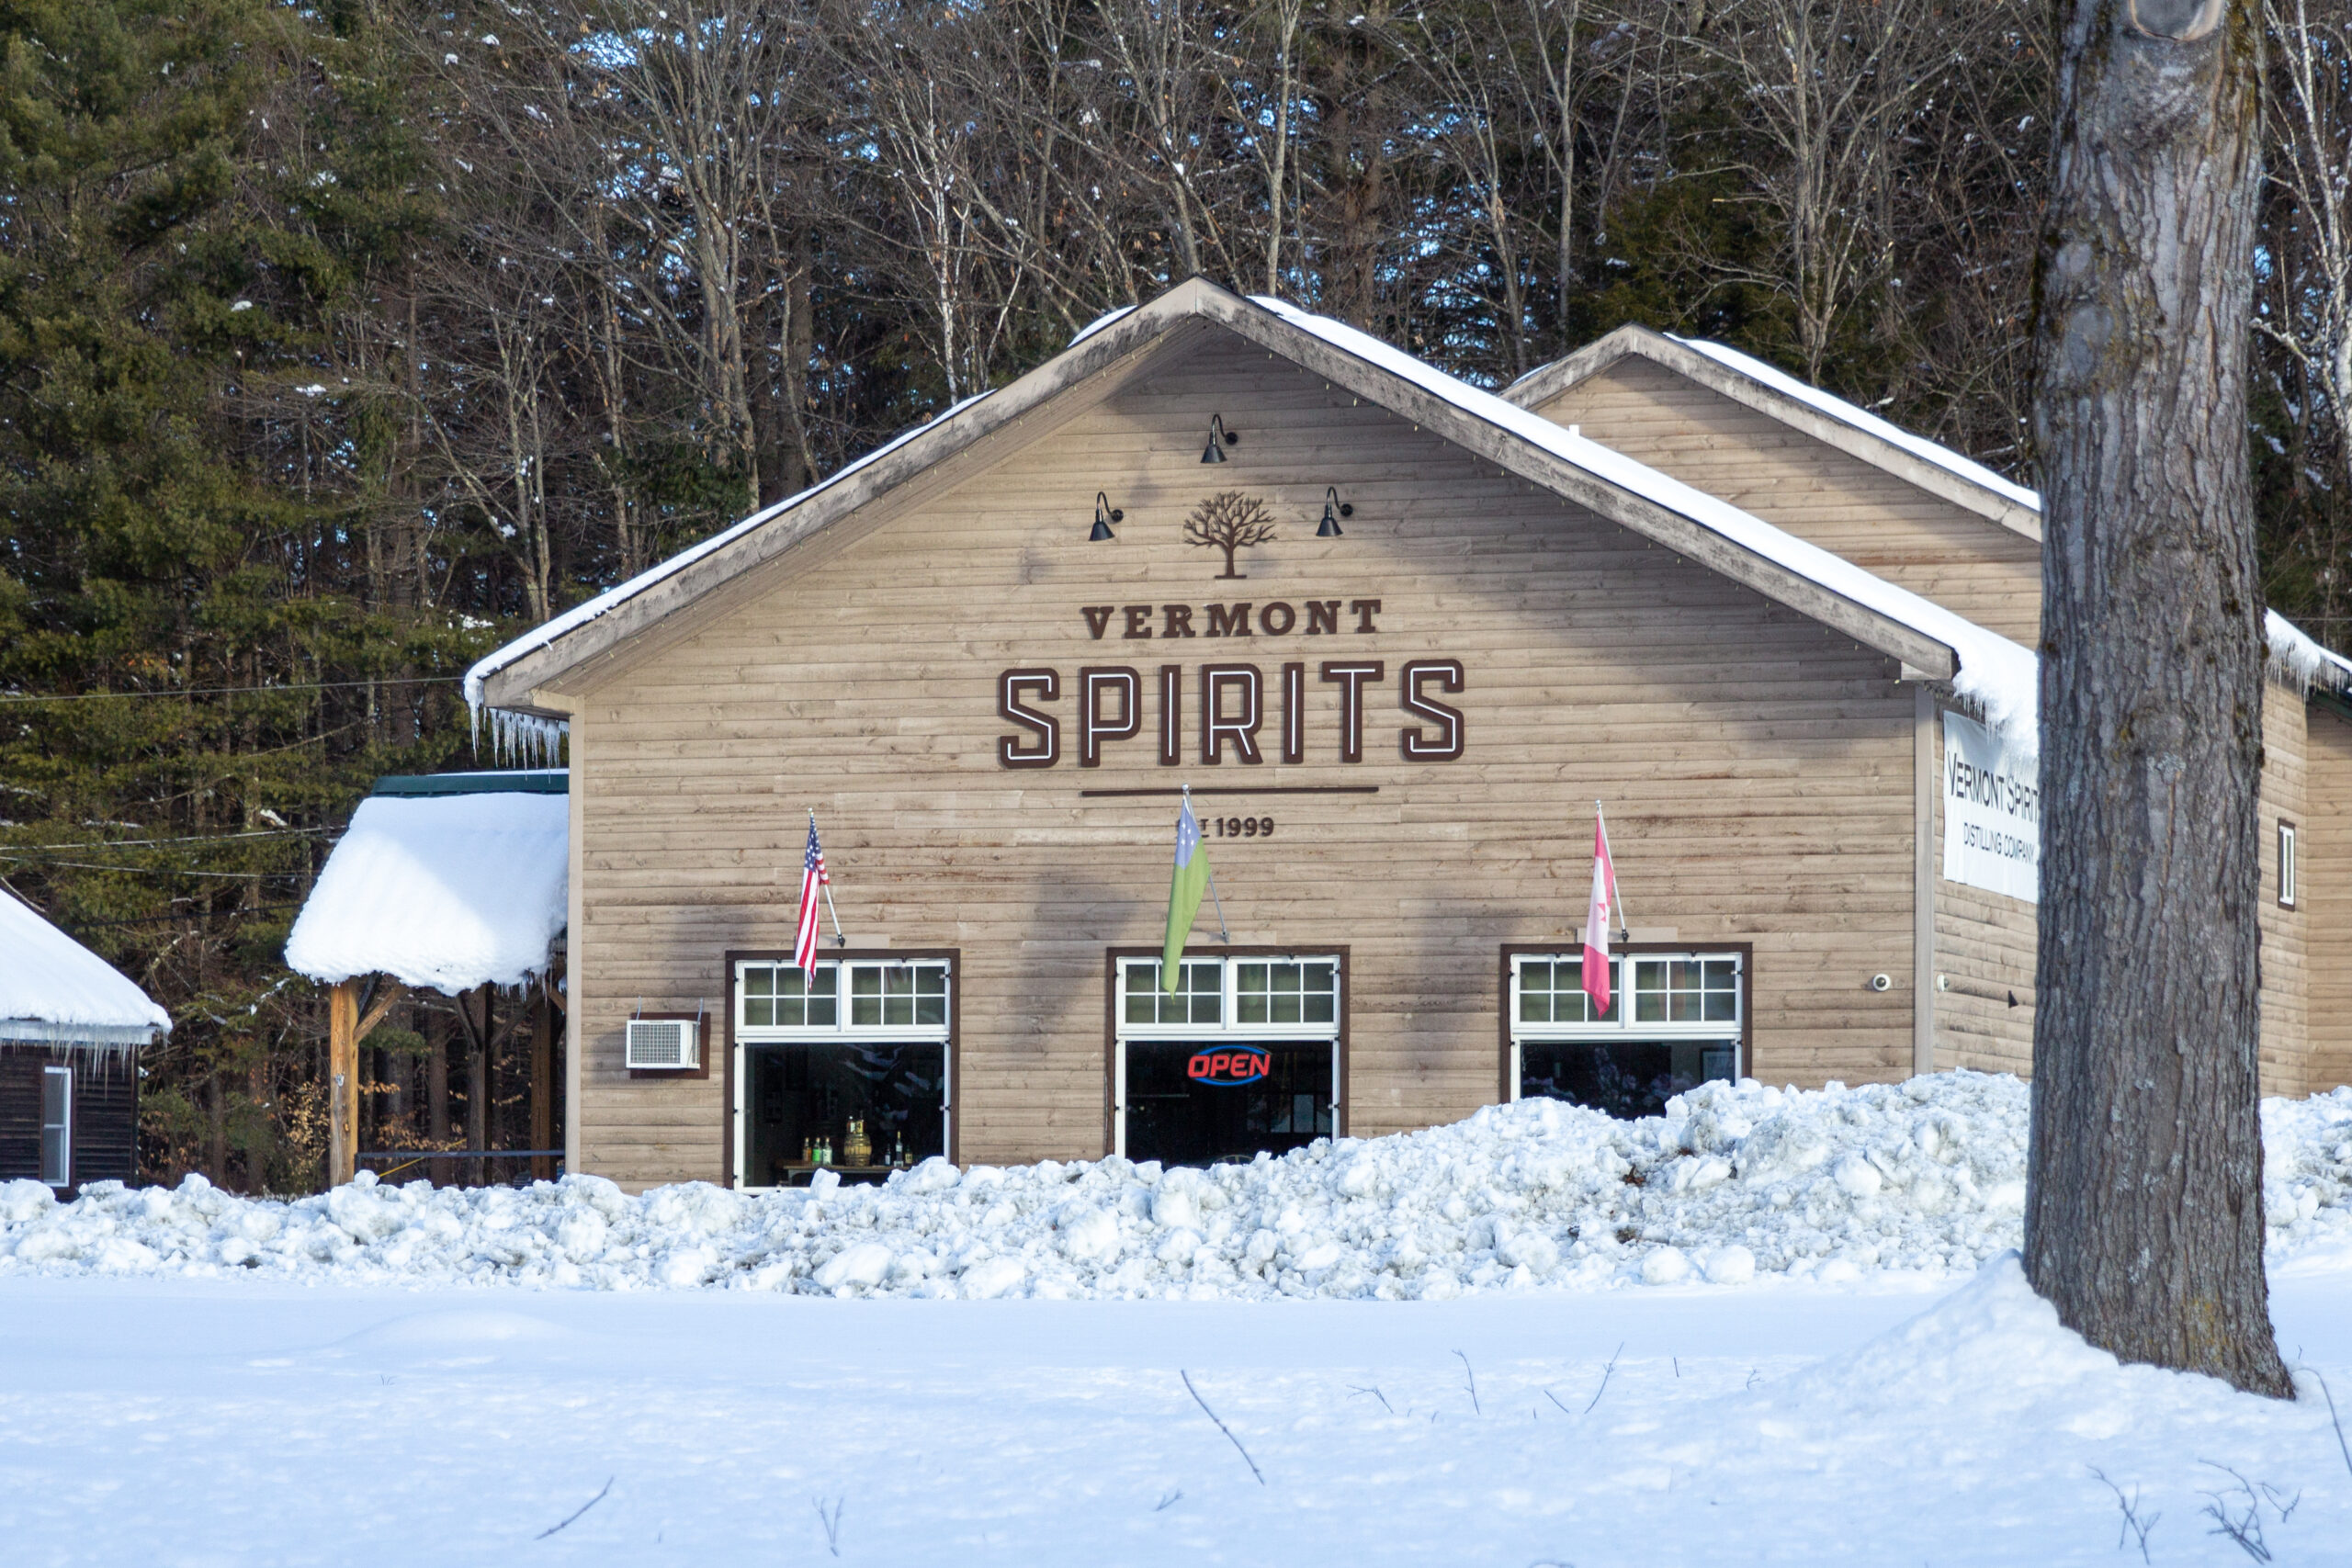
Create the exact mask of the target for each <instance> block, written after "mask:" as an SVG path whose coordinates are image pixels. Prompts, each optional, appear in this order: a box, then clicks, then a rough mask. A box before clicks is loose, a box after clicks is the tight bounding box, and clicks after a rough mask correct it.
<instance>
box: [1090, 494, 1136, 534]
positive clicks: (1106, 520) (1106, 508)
mask: <svg viewBox="0 0 2352 1568" xmlns="http://www.w3.org/2000/svg"><path fill="white" fill-rule="evenodd" d="M1126 520H1127V514H1126V513H1124V512H1122V511H1120V510H1119V509H1118V508H1117V507H1115V506H1114V505H1112V504H1111V497H1110V496H1109V495H1108V494H1107V493H1106V492H1104V491H1099V490H1098V491H1095V492H1094V531H1093V532H1092V533H1091V534H1089V535H1087V536H1086V537H1087V539H1088V541H1089V542H1090V543H1092V544H1097V545H1099V544H1102V543H1103V541H1104V540H1106V539H1108V540H1115V539H1117V538H1118V535H1116V534H1114V533H1113V532H1111V525H1112V524H1114V523H1124V522H1125V521H1126Z"/></svg>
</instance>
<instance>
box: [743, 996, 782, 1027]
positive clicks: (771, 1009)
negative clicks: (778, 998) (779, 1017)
mask: <svg viewBox="0 0 2352 1568" xmlns="http://www.w3.org/2000/svg"><path fill="white" fill-rule="evenodd" d="M743 1021H744V1022H745V1023H747V1024H749V1025H751V1026H752V1028H755V1029H764V1028H766V1027H767V1026H768V1025H769V1024H772V1023H774V1022H775V1002H774V1001H772V1000H770V999H769V998H766V997H745V998H743Z"/></svg>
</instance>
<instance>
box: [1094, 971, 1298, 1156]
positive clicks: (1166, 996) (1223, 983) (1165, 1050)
mask: <svg viewBox="0 0 2352 1568" xmlns="http://www.w3.org/2000/svg"><path fill="white" fill-rule="evenodd" d="M1114 984H1115V985H1116V987H1117V1002H1118V1007H1117V1010H1116V1011H1115V1013H1114V1017H1115V1018H1116V1020H1117V1038H1116V1042H1115V1047H1116V1054H1115V1057H1114V1062H1115V1066H1114V1083H1113V1085H1112V1100H1113V1122H1112V1128H1113V1132H1112V1144H1113V1147H1114V1150H1115V1152H1117V1153H1119V1154H1122V1155H1125V1156H1127V1157H1128V1158H1129V1159H1136V1160H1151V1159H1156V1160H1161V1161H1164V1162H1166V1163H1168V1164H1170V1165H1213V1164H1217V1163H1221V1162H1225V1161H1234V1160H1248V1159H1251V1158H1254V1157H1256V1156H1258V1155H1259V1154H1261V1153H1266V1154H1282V1153H1284V1152H1286V1151H1288V1150H1291V1149H1295V1148H1303V1147H1305V1146H1306V1145H1308V1144H1310V1143H1313V1142H1314V1141H1315V1140H1316V1139H1317V1138H1328V1137H1330V1136H1332V1135H1333V1134H1334V1132H1335V1131H1336V1130H1337V1127H1338V1117H1339V1113H1340V1104H1339V1092H1338V1090H1339V1082H1340V1017H1341V1012H1340V991H1341V989H1342V988H1343V980H1342V972H1341V964H1340V959H1339V957H1338V956H1337V955H1336V954H1326V953H1312V954H1309V953H1301V954H1288V953H1284V954H1280V955H1272V956H1267V957H1257V956H1249V957H1233V958H1207V959H1199V958H1186V959H1184V960H1183V961H1182V963H1180V964H1178V965H1177V972H1176V988H1175V989H1174V990H1173V991H1172V992H1169V991H1162V990H1161V989H1160V988H1159V959H1158V958H1123V959H1121V960H1119V962H1118V964H1117V969H1116V976H1115V981H1114Z"/></svg>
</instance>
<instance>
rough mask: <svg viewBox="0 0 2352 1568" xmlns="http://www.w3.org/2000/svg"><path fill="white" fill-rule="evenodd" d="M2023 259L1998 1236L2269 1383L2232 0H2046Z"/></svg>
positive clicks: (2257, 721) (2243, 282)
mask: <svg viewBox="0 0 2352 1568" xmlns="http://www.w3.org/2000/svg"><path fill="white" fill-rule="evenodd" d="M2061 22H2062V27H2063V38H2062V46H2063V54H2062V58H2061V66H2060V78H2059V116H2058V128H2057V132H2056V148H2055V151H2056V169H2055V173H2054V178H2053V183H2052V193H2051V201H2050V209H2049V216H2048V219H2047V220H2046V222H2045V226H2044V230H2043V236H2042V244H2041V257H2040V262H2039V286H2038V289H2037V293H2038V299H2039V308H2038V314H2037V321H2036V344H2035V353H2036V359H2037V377H2038V383H2039V384H2038V386H2037V388H2036V394H2035V400H2034V426H2035V435H2036V438H2037V440H2038V441H2039V443H2040V447H2041V462H2042V471H2043V479H2044V483H2043V491H2042V495H2043V507H2044V516H2045V524H2044V526H2045V529H2046V531H2047V539H2046V543H2045V545H2044V547H2043V550H2042V594H2043V599H2042V643H2041V795H2042V800H2041V806H2042V819H2043V820H2044V821H2045V822H2046V823H2048V824H2049V831H2048V832H2047V833H2046V834H2045V835H2044V841H2043V851H2042V863H2041V939H2040V952H2039V964H2040V973H2039V987H2040V989H2041V998H2040V1006H2039V1009H2038V1011H2037V1014H2036V1017H2035V1021H2034V1043H2033V1071H2034V1078H2033V1131H2032V1152H2031V1159H2030V1177H2029V1186H2028V1195H2027V1201H2026V1221H2025V1262H2026V1269H2027V1273H2028V1274H2029V1276H2030V1278H2031V1280H2032V1281H2033V1284H2034V1288H2035V1289H2036V1290H2038V1291H2039V1292H2041V1294H2043V1295H2044V1296H2046V1297H2048V1298H2049V1299H2050V1300H2051V1302H2052V1303H2054V1304H2055V1305H2056V1307H2057V1309H2058V1315H2059V1317H2060V1319H2061V1320H2062V1321H2064V1323H2066V1324H2067V1325H2069V1326H2071V1327H2073V1328H2075V1329H2076V1330H2077V1331H2079V1332H2080V1333H2081V1334H2082V1335H2083V1336H2084V1337H2085V1338H2086V1339H2088V1340H2089V1341H2090V1342H2091V1343H2093V1344H2095V1345H2098V1346H2100V1347H2102V1348H2106V1349H2109V1350H2111V1351H2113V1352H2114V1353H2115V1354H2116V1355H2118V1356H2120V1357H2121V1358H2122V1359H2126V1360H2133V1361H2145V1362H2153V1363H2154V1364H2156V1365H2158V1366H2165V1367H2174V1368H2179V1369H2182V1370H2185V1371H2198V1372H2205V1373H2210V1374H2211V1375H2213V1376H2216V1377H2222V1378H2226V1379H2228V1380H2229V1381H2230V1382H2233V1383H2234V1384H2236V1385H2237V1386H2238V1387H2240V1388H2242V1389H2247V1390H2250V1391H2253V1392H2256V1393H2268V1394H2274V1395H2280V1396H2289V1397H2290V1396H2291V1394H2292V1385H2291V1384H2290V1382H2289V1381H2288V1377H2287V1372H2286V1369H2285V1367H2284V1366H2283V1365H2282V1364H2281V1363H2280V1361H2279V1359H2278V1347H2277V1345H2276V1343H2275V1342H2274V1339H2273V1337H2272V1333H2271V1326H2270V1316H2269V1306H2268V1293H2267V1282H2266V1280H2265V1279H2264V1276H2263V1264H2262V1245H2263V1221H2262V1145H2261V1127H2260V1123H2259V1120H2258V1116H2257V1111H2258V1106H2259V1101H2258V1096H2259V1093H2260V1088H2259V1083H2258V1080H2257V1076H2256V1074H2257V1049H2258V1044H2259V1032H2260V1013H2259V1000H2258V997H2257V994H2256V985H2257V979H2258V962H2259V955H2258V953H2257V951H2256V935H2257V933H2256V908H2257V901H2258V898H2259V896H2260V877H2259V860H2258V855H2257V845H2258V840H2257V831H2258V822H2257V818H2256V784H2257V782H2258V780H2259V776H2260V773H2261V767H2262V699H2263V660H2264V644H2263V631H2262V609H2263V602H2262V591H2261V582H2260V578H2259V575H2258V573H2257V571H2256V561H2255V519H2254V501H2253V494H2252V489H2251V484H2250V479H2249V473H2248V455H2247V448H2246V423H2245V407H2246V359H2247V346H2248V340H2249V333H2248V315H2249V311H2250V310H2251V305H2252V293H2253V287H2252V279H2253V275H2254V254H2253V251H2254V223H2255V201H2256V186H2257V183H2258V182H2257V169H2258V159H2259V155H2260V153H2259V145H2258V142H2257V140H2256V137H2257V130H2258V126H2257V118H2256V117H2257V106H2258V102H2259V96H2258V95H2259V88H2258V82H2259V71H2260V51H2261V47H2262V45H2261V28H2260V25H2259V20H2258V18H2257V17H2256V14H2255V7H2254V6H2253V4H2252V3H2251V0H2136V3H2135V0H2066V4H2065V5H2064V7H2063V8H2062V12H2061Z"/></svg>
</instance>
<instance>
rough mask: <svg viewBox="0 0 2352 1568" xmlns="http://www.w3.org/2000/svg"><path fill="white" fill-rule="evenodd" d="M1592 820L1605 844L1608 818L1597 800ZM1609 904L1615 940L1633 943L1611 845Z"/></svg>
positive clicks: (1614, 851) (1613, 850) (1613, 848)
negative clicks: (1614, 922) (1613, 915)
mask: <svg viewBox="0 0 2352 1568" xmlns="http://www.w3.org/2000/svg"><path fill="white" fill-rule="evenodd" d="M1592 819H1593V820H1594V821H1595V822H1598V823H1599V824H1600V838H1601V841H1602V842H1603V843H1607V842H1608V840H1609V818H1607V817H1605V816H1603V815H1602V814H1601V810H1600V802H1599V801H1597V800H1596V801H1594V802H1593V803H1592ZM1609 902H1610V904H1611V906H1612V907H1614V908H1615V909H1616V911H1617V940H1618V941H1620V942H1631V941H1633V940H1634V928H1633V927H1632V926H1630V925H1628V924H1626V923H1625V890H1624V889H1623V888H1622V887H1620V886H1617V850H1616V847H1615V846H1614V845H1611V847H1610V851H1609Z"/></svg>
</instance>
